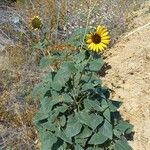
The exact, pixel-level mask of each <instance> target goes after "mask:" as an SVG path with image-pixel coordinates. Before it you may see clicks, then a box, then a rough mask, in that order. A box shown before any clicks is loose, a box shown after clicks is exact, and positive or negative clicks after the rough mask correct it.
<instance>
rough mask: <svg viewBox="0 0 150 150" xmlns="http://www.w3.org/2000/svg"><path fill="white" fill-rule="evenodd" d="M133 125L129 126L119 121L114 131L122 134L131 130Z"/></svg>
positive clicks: (125, 122)
mask: <svg viewBox="0 0 150 150" xmlns="http://www.w3.org/2000/svg"><path fill="white" fill-rule="evenodd" d="M132 128H133V125H131V124H129V123H128V122H127V121H120V122H119V124H118V125H116V126H115V129H117V130H119V131H121V132H122V133H124V132H125V131H126V130H128V129H132Z"/></svg>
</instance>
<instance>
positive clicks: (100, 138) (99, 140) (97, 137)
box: [89, 131, 108, 145]
mask: <svg viewBox="0 0 150 150" xmlns="http://www.w3.org/2000/svg"><path fill="white" fill-rule="evenodd" d="M107 139H108V138H107V137H106V136H104V135H103V134H102V133H101V132H100V131H99V132H98V133H95V134H94V135H93V136H92V137H91V139H90V141H89V144H94V145H98V144H103V143H104V142H106V141H107Z"/></svg>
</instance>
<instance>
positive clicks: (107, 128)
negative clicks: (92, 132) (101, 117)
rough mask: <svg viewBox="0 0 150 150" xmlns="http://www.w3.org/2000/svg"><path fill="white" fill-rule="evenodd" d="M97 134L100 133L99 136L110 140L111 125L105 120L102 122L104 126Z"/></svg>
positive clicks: (111, 134) (111, 133)
mask: <svg viewBox="0 0 150 150" xmlns="http://www.w3.org/2000/svg"><path fill="white" fill-rule="evenodd" d="M99 132H101V134H103V135H104V136H105V137H107V138H109V139H112V136H113V131H112V125H111V124H110V123H109V122H108V121H107V120H106V119H105V121H104V124H103V125H102V126H101V127H100V129H99Z"/></svg>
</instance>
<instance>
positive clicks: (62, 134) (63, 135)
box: [56, 130, 72, 144]
mask: <svg viewBox="0 0 150 150" xmlns="http://www.w3.org/2000/svg"><path fill="white" fill-rule="evenodd" d="M56 135H57V136H58V137H60V138H61V139H62V140H63V141H65V142H68V143H70V144H72V139H71V138H70V137H68V136H67V135H66V134H65V132H64V131H61V130H57V132H56Z"/></svg>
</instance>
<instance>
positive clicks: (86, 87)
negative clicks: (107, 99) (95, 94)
mask: <svg viewBox="0 0 150 150" xmlns="http://www.w3.org/2000/svg"><path fill="white" fill-rule="evenodd" d="M94 89H95V88H94V85H93V84H92V83H90V82H88V83H85V84H83V86H82V91H87V90H94Z"/></svg>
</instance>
